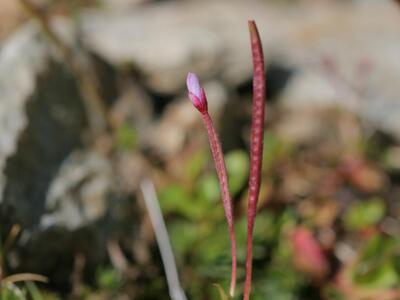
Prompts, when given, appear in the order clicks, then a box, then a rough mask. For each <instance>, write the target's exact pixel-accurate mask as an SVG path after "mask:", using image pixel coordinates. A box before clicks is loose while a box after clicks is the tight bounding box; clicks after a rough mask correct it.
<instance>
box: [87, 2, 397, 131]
mask: <svg viewBox="0 0 400 300" xmlns="http://www.w3.org/2000/svg"><path fill="white" fill-rule="evenodd" d="M81 17H82V31H83V35H84V37H85V38H84V41H85V43H86V45H87V46H88V47H89V48H90V49H92V50H93V51H94V52H95V53H97V54H99V55H100V56H101V57H103V58H104V59H106V60H107V61H109V62H110V63H112V64H114V65H119V66H121V65H123V66H125V65H132V66H134V67H135V68H137V69H138V70H139V71H140V72H141V74H142V75H143V79H144V82H145V83H146V85H148V86H149V87H150V88H151V89H153V90H154V91H156V92H160V93H177V92H178V91H180V90H182V89H183V88H184V83H185V76H186V74H187V72H188V71H192V72H196V73H198V74H199V75H200V77H202V78H205V79H206V78H212V77H216V76H219V77H220V78H222V79H223V80H224V82H225V83H228V84H229V85H230V86H231V87H236V86H237V85H238V84H242V83H245V82H247V81H249V80H250V79H251V70H252V65H251V55H250V48H249V37H248V30H247V20H248V19H255V20H256V22H257V24H258V28H259V31H260V35H261V38H262V40H263V45H264V52H265V55H266V61H267V63H274V64H276V65H281V66H283V67H285V68H289V69H291V70H295V71H296V72H295V75H294V77H293V80H292V81H290V82H289V87H288V88H287V90H285V93H284V96H283V99H284V101H283V102H284V105H285V107H288V108H293V109H299V108H300V106H301V105H305V106H313V105H323V106H332V105H337V106H339V107H344V108H346V109H348V108H350V109H352V110H353V111H355V112H357V113H359V114H360V115H361V116H363V117H366V118H367V119H368V120H370V121H373V122H375V123H376V124H377V126H379V127H380V128H382V129H384V130H388V131H389V132H391V133H394V134H395V135H396V136H397V137H400V129H399V128H400V121H399V120H400V118H398V116H399V115H400V104H399V102H398V101H397V99H399V98H400V88H399V85H398V84H397V81H398V78H400V60H399V56H398V53H400V40H399V38H398V36H399V35H400V17H399V11H398V7H396V4H395V3H394V1H390V0H382V1H352V2H339V1H338V2H333V1H309V2H300V4H298V5H296V4H291V5H290V6H285V5H284V4H281V5H276V4H275V5H273V4H271V3H270V2H267V1H251V2H243V1H185V2H179V1H173V2H164V3H148V4H143V5H142V6H138V7H135V8H134V9H129V8H126V9H125V10H112V11H99V10H91V11H87V12H85V13H83V14H82V16H81ZM272 80H273V79H272Z"/></svg>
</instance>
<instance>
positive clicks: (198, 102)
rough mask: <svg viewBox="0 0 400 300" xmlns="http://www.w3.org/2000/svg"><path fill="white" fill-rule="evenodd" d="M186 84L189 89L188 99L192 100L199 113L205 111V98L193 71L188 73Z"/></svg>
mask: <svg viewBox="0 0 400 300" xmlns="http://www.w3.org/2000/svg"><path fill="white" fill-rule="evenodd" d="M186 85H187V88H188V91H189V99H190V101H192V103H193V105H194V107H196V108H197V109H198V110H199V111H200V112H201V113H205V112H207V110H208V107H207V98H206V94H205V93H204V90H203V88H202V87H201V86H200V82H199V78H197V75H196V74H194V73H189V74H188V76H187V79H186Z"/></svg>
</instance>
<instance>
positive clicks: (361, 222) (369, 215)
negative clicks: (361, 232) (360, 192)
mask: <svg viewBox="0 0 400 300" xmlns="http://www.w3.org/2000/svg"><path fill="white" fill-rule="evenodd" d="M384 213H385V206H384V203H383V200H381V199H371V200H368V201H362V202H358V203H355V204H353V205H352V206H350V208H349V210H348V211H347V213H346V215H345V216H344V223H345V226H346V228H347V229H350V230H358V229H363V228H365V227H367V226H371V225H375V224H376V223H378V222H379V221H380V220H381V219H382V217H383V216H384Z"/></svg>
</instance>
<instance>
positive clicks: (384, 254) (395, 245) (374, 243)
mask: <svg viewBox="0 0 400 300" xmlns="http://www.w3.org/2000/svg"><path fill="white" fill-rule="evenodd" d="M399 249H400V241H399V240H398V239H395V238H391V237H386V236H382V235H376V236H374V237H373V238H372V239H371V240H370V241H369V243H368V244H367V245H366V246H365V248H364V249H363V251H362V255H361V258H360V260H359V262H358V263H357V264H356V265H355V267H354V270H353V279H354V281H355V282H356V283H357V284H360V285H364V286H367V287H368V288H382V289H385V288H390V287H394V286H398V285H399V284H400V270H399V269H398V268H396V266H398V265H397V264H396V262H398V261H399V259H400V253H399V252H398V251H399Z"/></svg>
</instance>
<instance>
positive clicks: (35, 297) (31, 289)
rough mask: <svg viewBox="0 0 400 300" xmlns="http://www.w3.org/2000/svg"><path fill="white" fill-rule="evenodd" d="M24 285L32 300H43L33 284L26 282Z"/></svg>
mask: <svg viewBox="0 0 400 300" xmlns="http://www.w3.org/2000/svg"><path fill="white" fill-rule="evenodd" d="M25 285H26V289H27V290H28V292H29V294H30V295H31V297H32V300H44V298H43V296H42V294H41V293H40V291H39V289H38V288H37V287H36V284H34V283H33V282H27V283H26V284H25Z"/></svg>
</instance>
